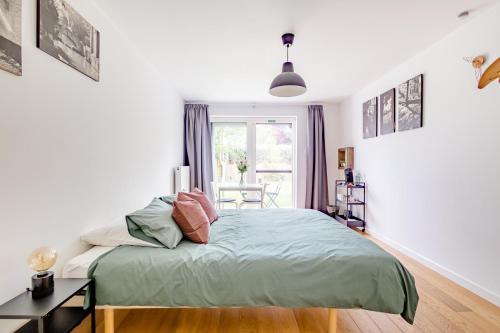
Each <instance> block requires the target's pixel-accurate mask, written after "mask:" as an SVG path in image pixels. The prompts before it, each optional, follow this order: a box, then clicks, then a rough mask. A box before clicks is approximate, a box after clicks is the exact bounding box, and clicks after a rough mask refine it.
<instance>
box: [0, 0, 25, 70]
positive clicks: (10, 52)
mask: <svg viewBox="0 0 500 333" xmlns="http://www.w3.org/2000/svg"><path fill="white" fill-rule="evenodd" d="M21 8H22V6H21V0H0V69H3V70H6V71H7V72H11V73H12V74H15V75H19V76H21V75H22V73H23V65H22V52H21V20H22V18H21Z"/></svg>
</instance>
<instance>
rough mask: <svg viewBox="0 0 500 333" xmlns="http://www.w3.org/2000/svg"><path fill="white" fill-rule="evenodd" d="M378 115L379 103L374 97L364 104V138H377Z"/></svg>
mask: <svg viewBox="0 0 500 333" xmlns="http://www.w3.org/2000/svg"><path fill="white" fill-rule="evenodd" d="M377 114H378V101H377V97H373V98H372V99H370V100H369V101H366V102H364V103H363V138H364V139H368V138H373V137H376V136H377Z"/></svg>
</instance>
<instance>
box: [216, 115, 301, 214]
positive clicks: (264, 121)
mask: <svg viewBox="0 0 500 333" xmlns="http://www.w3.org/2000/svg"><path fill="white" fill-rule="evenodd" d="M295 123H296V119H295V118H284V117H283V118H263V117H258V118H257V117H235V118H228V117H212V131H213V141H214V173H215V175H214V180H215V182H217V183H238V182H239V181H240V174H239V173H238V169H237V168H236V162H237V161H238V160H239V159H240V158H242V157H244V156H246V157H247V159H248V162H249V169H248V172H247V173H246V175H245V177H246V181H247V182H248V183H265V184H267V190H266V192H268V193H269V195H268V196H266V198H265V199H266V200H265V202H266V204H267V205H266V206H268V207H269V208H278V207H279V208H289V207H295V206H296V204H295V192H296V185H295V184H296V180H295V169H296V157H295V156H296V153H295V142H296V130H295V128H296V126H295Z"/></svg>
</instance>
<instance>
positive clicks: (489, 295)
mask: <svg viewBox="0 0 500 333" xmlns="http://www.w3.org/2000/svg"><path fill="white" fill-rule="evenodd" d="M366 231H367V233H369V234H371V235H373V236H375V237H376V238H378V239H380V240H381V241H383V242H384V243H386V244H387V245H389V246H392V247H393V248H395V249H397V250H399V251H401V252H402V253H404V254H405V255H407V256H409V257H411V258H413V259H415V260H416V261H418V262H420V263H421V264H423V265H425V266H427V267H429V268H430V269H432V270H435V271H436V272H438V273H440V274H442V275H444V276H445V277H447V278H448V279H450V280H452V281H453V282H455V283H457V284H459V285H461V286H462V287H464V288H466V289H468V290H470V291H472V292H473V293H474V294H476V295H478V296H480V297H482V298H484V299H486V300H488V301H490V302H491V303H493V304H495V305H496V306H500V295H498V294H495V293H494V292H492V291H491V290H488V289H486V288H484V287H482V286H480V285H479V284H477V283H475V282H473V281H471V280H469V279H467V278H465V277H463V276H462V275H460V274H458V273H455V272H453V271H451V270H450V269H448V268H446V267H444V266H442V265H440V264H438V263H436V262H434V261H432V260H430V259H429V258H426V257H424V256H423V255H421V254H419V253H417V252H415V251H413V250H412V249H409V248H407V247H406V246H404V245H401V244H399V243H398V242H396V241H394V240H392V239H390V238H387V237H385V236H384V235H382V234H380V233H378V232H376V231H374V230H371V229H368V228H367V229H366Z"/></svg>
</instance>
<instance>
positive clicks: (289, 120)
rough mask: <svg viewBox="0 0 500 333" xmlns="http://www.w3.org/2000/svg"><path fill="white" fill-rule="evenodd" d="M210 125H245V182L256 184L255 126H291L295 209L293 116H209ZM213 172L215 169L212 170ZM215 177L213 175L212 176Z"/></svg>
mask: <svg viewBox="0 0 500 333" xmlns="http://www.w3.org/2000/svg"><path fill="white" fill-rule="evenodd" d="M210 122H211V123H240V124H243V123H245V124H246V125H247V158H248V161H249V162H250V166H249V168H248V173H247V181H248V182H249V183H256V182H257V178H256V176H257V172H256V171H257V170H256V165H255V161H256V154H257V152H256V149H257V147H256V144H255V143H256V142H257V141H256V135H257V128H256V126H257V124H268V123H272V124H292V133H293V134H292V136H293V137H292V151H293V157H292V158H293V163H292V182H293V184H292V188H293V194H292V196H293V197H292V203H293V207H294V208H296V207H297V189H298V186H297V117H295V116H278V117H270V116H220V115H213V116H210ZM214 170H215V168H214ZM214 177H215V175H214Z"/></svg>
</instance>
